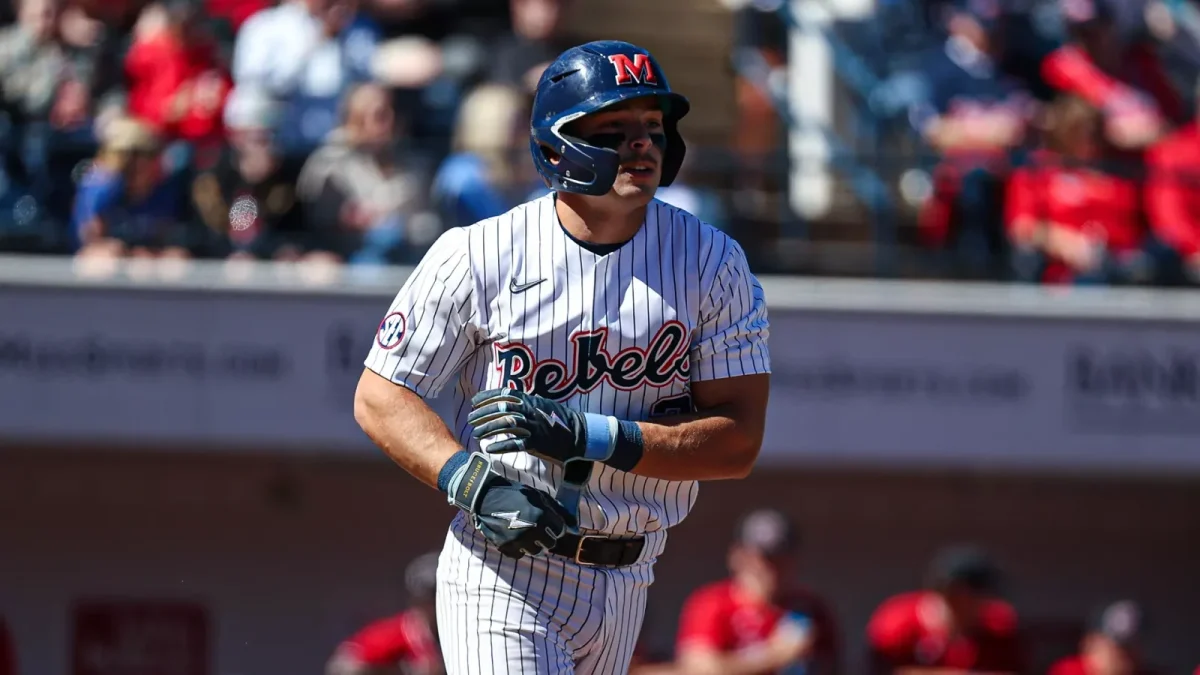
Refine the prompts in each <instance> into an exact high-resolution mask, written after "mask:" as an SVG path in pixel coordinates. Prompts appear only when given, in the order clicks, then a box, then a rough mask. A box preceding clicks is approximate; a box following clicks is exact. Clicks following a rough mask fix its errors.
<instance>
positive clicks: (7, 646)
mask: <svg viewBox="0 0 1200 675" xmlns="http://www.w3.org/2000/svg"><path fill="white" fill-rule="evenodd" d="M0 675H17V652H16V649H14V648H13V643H12V636H10V635H9V634H8V624H7V623H5V621H4V618H3V617H0Z"/></svg>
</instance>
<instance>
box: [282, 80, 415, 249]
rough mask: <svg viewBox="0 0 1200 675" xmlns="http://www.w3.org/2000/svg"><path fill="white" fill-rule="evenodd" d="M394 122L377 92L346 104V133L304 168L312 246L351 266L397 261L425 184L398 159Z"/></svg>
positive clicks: (369, 89)
mask: <svg viewBox="0 0 1200 675" xmlns="http://www.w3.org/2000/svg"><path fill="white" fill-rule="evenodd" d="M396 124H397V122H396V115H395V112H394V111H393V109H392V104H391V100H390V99H389V97H388V93H387V91H386V90H384V89H383V88H382V87H380V86H379V85H374V84H364V85H359V86H358V87H356V88H355V89H353V90H351V92H350V93H349V94H348V95H347V97H346V103H345V108H344V117H343V120H342V126H341V127H339V128H338V130H337V131H336V132H335V133H334V134H332V135H331V137H330V140H329V142H328V143H326V144H325V145H324V146H322V147H321V148H320V149H319V150H317V151H316V152H315V153H313V155H312V157H310V158H309V159H308V161H307V162H306V163H305V165H304V169H303V170H302V172H301V174H300V182H299V186H298V194H299V198H300V201H301V204H302V206H303V208H304V219H305V222H307V223H310V224H311V225H312V227H310V228H309V234H310V235H311V236H312V237H313V239H312V241H311V247H312V248H314V249H316V250H319V251H325V252H329V253H331V254H333V255H336V256H337V257H338V258H340V259H342V260H346V261H350V262H363V263H388V262H396V261H397V259H398V256H402V255H403V253H404V252H403V247H404V244H405V238H406V235H408V234H410V232H408V231H407V229H408V227H409V226H410V225H412V224H413V223H412V217H413V216H414V215H416V214H417V213H418V212H419V210H420V208H421V207H422V206H423V201H424V199H423V198H424V195H423V194H422V189H423V188H424V185H423V181H422V180H421V178H420V176H419V175H418V173H417V172H416V171H414V170H412V169H411V168H410V167H408V166H406V165H405V163H404V162H403V161H402V160H401V159H400V158H399V157H398V150H399V148H398V143H397V140H398V134H397V128H396Z"/></svg>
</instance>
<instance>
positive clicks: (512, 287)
mask: <svg viewBox="0 0 1200 675" xmlns="http://www.w3.org/2000/svg"><path fill="white" fill-rule="evenodd" d="M543 281H545V279H538V280H537V281H527V282H525V283H523V284H518V283H517V280H516V279H510V280H509V282H508V290H509V291H511V292H513V293H524V292H525V291H527V290H529V289H531V288H533V287H534V286H537V285H538V284H540V283H542V282H543Z"/></svg>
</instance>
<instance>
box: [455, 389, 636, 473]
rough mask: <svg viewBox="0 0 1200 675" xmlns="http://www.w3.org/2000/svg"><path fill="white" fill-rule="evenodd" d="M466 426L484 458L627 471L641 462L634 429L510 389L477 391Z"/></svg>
mask: <svg viewBox="0 0 1200 675" xmlns="http://www.w3.org/2000/svg"><path fill="white" fill-rule="evenodd" d="M467 423H468V424H470V425H471V427H472V432H471V433H472V435H473V436H474V437H475V438H476V439H478V440H479V441H480V442H481V444H482V442H483V441H485V440H491V439H496V437H500V436H507V438H500V439H498V440H493V441H492V443H490V444H489V445H488V446H487V448H486V449H485V451H486V452H488V453H490V454H504V453H509V452H528V453H532V454H534V455H538V456H540V457H544V458H546V459H550V460H553V461H556V462H560V463H562V464H566V463H567V462H572V461H576V460H586V461H590V462H602V463H605V464H608V465H609V466H612V467H614V468H618V469H621V470H623V471H629V470H631V469H632V468H633V467H634V466H635V465H636V464H637V462H638V460H640V459H641V456H642V434H641V430H640V429H639V428H638V426H637V424H634V423H633V422H625V421H622V420H618V419H617V418H615V417H611V416H608V415H599V414H596V413H583V412H579V411H578V410H575V409H573V408H568V407H567V406H565V405H563V404H561V403H558V402H556V401H552V400H550V399H548V398H543V397H541V396H534V395H531V394H526V393H523V392H520V391H517V390H516V389H513V388H512V387H505V388H503V389H489V390H486V391H481V392H479V393H478V394H476V395H475V396H474V397H473V398H472V399H471V413H470V414H469V415H468V416H467Z"/></svg>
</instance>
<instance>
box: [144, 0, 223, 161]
mask: <svg viewBox="0 0 1200 675" xmlns="http://www.w3.org/2000/svg"><path fill="white" fill-rule="evenodd" d="M201 11H202V10H201V9H200V7H198V6H197V2H196V0H163V1H162V2H160V3H155V4H152V5H150V6H149V7H147V8H146V10H145V14H146V15H156V16H148V17H147V18H146V19H145V20H146V21H147V23H148V24H149V26H148V27H146V28H145V29H144V30H143V31H142V33H141V34H140V35H137V36H136V38H135V39H134V43H133V46H132V47H131V48H130V50H129V54H128V56H126V59H125V73H126V77H127V78H128V83H129V113H130V114H132V115H133V116H135V117H137V118H138V119H140V120H142V121H143V122H145V123H147V124H148V125H150V127H151V128H153V129H154V131H155V132H156V133H157V134H159V135H160V136H161V137H162V138H163V139H164V140H172V139H176V138H179V139H183V140H187V141H191V142H193V143H200V144H206V145H213V144H216V143H218V142H220V141H221V140H222V137H223V134H224V130H223V129H222V126H221V116H222V111H223V110H224V107H225V97H226V96H227V95H228V93H229V88H230V81H229V78H228V76H227V75H226V74H225V73H224V72H223V70H222V68H221V66H220V64H219V62H218V58H217V46H216V44H215V42H214V40H213V38H212V36H211V35H209V34H208V33H207V32H206V31H205V30H204V27H203V24H202V23H201V20H202V17H201V14H200V12H201Z"/></svg>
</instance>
